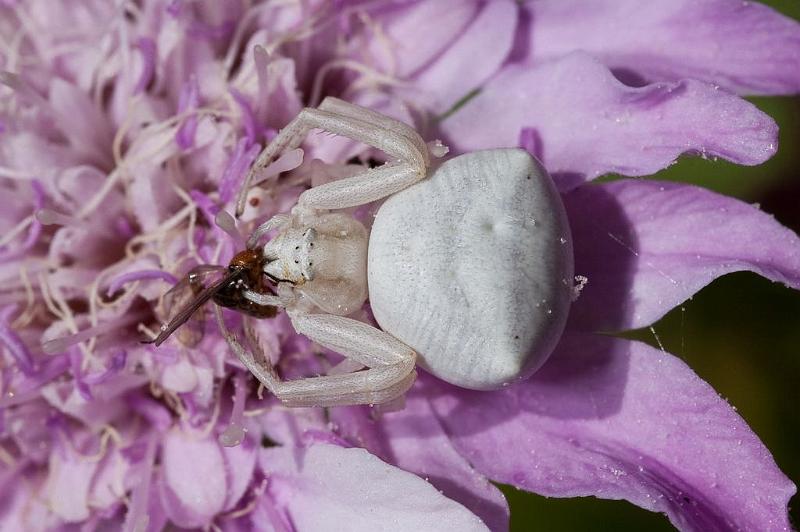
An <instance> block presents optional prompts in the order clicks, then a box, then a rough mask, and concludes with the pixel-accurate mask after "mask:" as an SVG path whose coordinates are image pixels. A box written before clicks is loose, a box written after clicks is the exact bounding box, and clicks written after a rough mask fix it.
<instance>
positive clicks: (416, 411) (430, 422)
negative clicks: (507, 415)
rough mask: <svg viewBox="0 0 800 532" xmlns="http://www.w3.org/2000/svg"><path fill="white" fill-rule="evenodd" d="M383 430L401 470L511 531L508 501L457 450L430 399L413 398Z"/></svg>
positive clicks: (494, 526) (497, 527)
mask: <svg viewBox="0 0 800 532" xmlns="http://www.w3.org/2000/svg"><path fill="white" fill-rule="evenodd" d="M380 428H381V429H382V432H383V433H384V434H385V437H386V439H387V441H388V443H389V446H390V447H391V453H392V463H394V464H395V465H396V466H397V467H399V468H401V469H405V470H406V471H410V472H412V473H416V474H417V475H419V476H421V477H423V478H424V479H426V480H427V481H428V482H430V483H431V484H433V486H434V487H435V488H437V489H438V490H439V491H441V492H442V494H443V495H444V496H445V497H448V498H450V499H453V500H454V501H458V502H459V503H461V504H463V505H464V506H466V507H467V508H468V509H469V510H471V511H472V512H473V513H475V515H477V516H478V517H480V518H481V519H482V520H483V522H484V523H485V524H486V526H488V527H489V528H490V529H491V530H508V515H509V514H508V503H506V499H505V497H504V496H503V494H502V493H501V492H500V490H499V489H497V488H496V487H495V486H494V485H493V484H492V483H491V482H489V481H488V479H487V478H486V477H484V476H483V475H481V474H480V473H478V472H477V471H475V470H474V469H473V468H472V466H471V465H470V464H469V462H468V461H467V460H465V459H464V458H463V457H462V456H461V455H459V454H458V452H457V451H456V450H455V449H454V448H453V444H452V443H451V442H450V440H449V438H448V437H447V435H446V434H445V432H444V430H443V429H442V425H441V423H440V422H439V421H438V420H437V419H436V417H435V415H434V413H433V411H432V410H431V407H430V404H429V403H428V401H427V399H425V398H424V397H423V396H421V395H419V394H412V395H409V396H408V397H407V399H406V405H405V408H404V409H402V410H400V411H398V412H392V413H389V414H386V415H384V416H383V420H382V422H381V423H380Z"/></svg>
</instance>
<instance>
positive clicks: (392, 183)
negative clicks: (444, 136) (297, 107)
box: [236, 98, 430, 216]
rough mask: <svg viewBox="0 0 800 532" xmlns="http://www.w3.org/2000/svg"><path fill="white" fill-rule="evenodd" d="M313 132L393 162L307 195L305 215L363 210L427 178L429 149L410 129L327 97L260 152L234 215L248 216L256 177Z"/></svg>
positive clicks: (304, 197) (302, 200)
mask: <svg viewBox="0 0 800 532" xmlns="http://www.w3.org/2000/svg"><path fill="white" fill-rule="evenodd" d="M312 129H321V130H323V131H327V132H329V133H333V134H336V135H341V136H344V137H347V138H350V139H353V140H356V141H359V142H363V143H364V144H367V145H369V146H372V147H374V148H377V149H379V150H381V151H383V152H384V153H386V154H387V155H388V156H389V157H390V158H392V159H393V162H392V163H390V164H388V165H385V166H383V167H380V168H376V169H372V170H368V171H366V172H363V173H361V174H357V175H355V176H353V177H350V178H347V179H342V180H340V181H334V182H332V183H327V184H325V185H321V186H319V187H315V188H313V189H311V190H308V191H306V192H304V193H303V194H302V195H301V196H300V200H299V202H298V205H299V206H300V207H301V210H302V209H303V208H305V209H310V210H313V209H342V208H346V207H353V206H355V205H362V204H364V203H369V202H370V201H375V200H377V199H380V198H382V197H385V196H388V195H390V194H394V193H395V192H398V191H400V190H402V189H404V188H406V187H408V186H410V185H412V184H414V183H415V182H417V181H419V180H420V179H423V178H424V177H425V176H426V175H427V172H428V166H429V164H430V155H429V153H428V148H427V146H426V144H425V142H424V141H423V140H422V138H421V137H420V136H419V135H418V134H417V133H416V132H415V131H414V130H413V129H412V128H411V127H409V126H408V125H406V124H403V123H402V122H400V121H397V120H394V119H392V118H389V117H386V116H383V115H381V114H380V113H376V112H375V111H371V110H369V109H365V108H363V107H360V106H358V105H353V104H350V103H347V102H345V101H342V100H338V99H336V98H326V99H325V101H323V102H322V104H321V105H320V106H319V107H318V108H311V107H307V108H305V109H303V110H302V111H300V114H298V115H297V117H295V119H294V120H292V121H291V122H290V123H289V124H288V125H287V126H286V127H285V128H283V129H282V130H281V132H280V133H278V136H277V137H275V139H274V140H273V141H272V142H271V143H270V144H269V145H268V146H267V147H266V148H265V149H264V151H262V152H261V154H260V155H259V156H258V159H257V160H256V162H255V163H254V164H253V166H252V167H251V168H250V171H249V172H248V174H247V177H246V178H245V181H244V184H243V185H242V189H241V190H240V191H239V196H238V198H237V202H236V216H240V215H241V213H242V212H243V211H244V206H245V201H246V198H247V191H248V188H249V187H250V183H251V182H252V180H253V177H254V176H255V174H256V173H257V172H258V171H260V170H261V169H262V168H264V167H266V166H267V165H269V164H270V163H271V162H272V161H273V160H275V158H276V157H277V156H278V155H279V154H280V153H281V152H283V151H284V150H287V149H293V148H296V147H298V146H299V145H300V144H301V143H302V142H303V139H304V138H305V137H306V135H307V134H308V132H309V131H310V130H312Z"/></svg>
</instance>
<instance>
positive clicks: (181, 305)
mask: <svg viewBox="0 0 800 532" xmlns="http://www.w3.org/2000/svg"><path fill="white" fill-rule="evenodd" d="M226 271H227V268H225V267H224V266H211V265H201V266H197V267H195V268H193V269H192V270H190V271H189V273H188V274H187V275H186V277H184V278H183V279H181V280H180V281H179V282H178V284H176V285H175V286H173V287H172V288H171V289H170V290H169V291H168V292H167V293H166V294H164V302H163V306H164V308H165V309H166V310H167V315H168V316H169V321H168V323H167V325H166V327H163V328H162V329H161V332H160V333H159V335H158V337H157V338H156V339H155V340H153V342H152V343H155V344H156V345H161V344H162V343H163V342H164V341H165V340H166V339H167V338H168V337H169V336H170V335H171V334H173V333H175V334H177V336H178V340H179V341H180V342H181V343H182V344H183V345H185V346H187V347H194V346H195V345H197V344H199V343H200V341H201V340H202V339H203V331H204V329H205V323H204V321H205V320H204V316H205V313H204V312H202V311H198V310H200V307H202V306H203V304H204V303H206V302H207V301H208V300H209V299H211V298H212V297H213V296H214V293H215V292H216V291H217V290H219V289H220V287H222V286H223V285H224V284H225V282H227V281H228V280H229V279H228V277H230V278H231V279H232V278H233V277H231V276H230V275H223V276H222V277H220V275H221V274H223V273H224V272H226ZM176 331H177V332H176Z"/></svg>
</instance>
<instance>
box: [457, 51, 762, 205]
mask: <svg viewBox="0 0 800 532" xmlns="http://www.w3.org/2000/svg"><path fill="white" fill-rule="evenodd" d="M525 128H533V129H534V131H535V133H536V137H538V140H539V146H540V148H541V151H540V152H539V153H536V155H537V156H538V157H539V158H540V159H541V160H542V161H543V162H544V164H545V166H546V167H547V169H548V170H549V171H550V173H551V174H553V175H554V177H555V178H556V180H557V181H558V184H559V188H561V189H562V190H563V189H565V188H570V187H571V186H575V185H576V184H578V183H579V182H580V181H583V180H586V179H592V178H595V177H597V176H600V175H602V174H606V173H611V172H616V173H620V174H625V175H648V174H652V173H654V172H657V171H658V170H661V169H662V168H665V167H666V166H669V165H670V164H671V163H672V162H673V161H674V160H675V159H676V158H677V157H678V156H679V155H680V154H682V153H686V152H700V153H702V154H703V155H709V156H720V157H724V158H725V159H728V160H731V161H733V162H736V163H740V164H748V165H752V164H758V163H761V162H764V161H765V160H766V159H768V158H769V157H770V156H772V154H773V153H774V152H775V150H776V144H777V126H776V125H775V122H774V121H773V120H772V118H770V117H769V116H767V115H765V114H764V113H762V112H761V111H759V110H758V109H757V108H756V107H755V106H753V105H752V104H750V103H748V102H746V101H744V100H742V99H741V98H738V97H736V96H733V95H731V94H729V93H727V92H725V91H722V90H716V89H715V88H714V87H712V86H710V85H706V84H705V83H700V82H697V81H692V80H685V81H681V82H678V83H671V84H667V83H660V84H654V85H648V86H646V87H641V88H631V87H627V86H625V85H623V84H622V83H620V82H619V81H618V80H617V79H616V78H615V77H614V76H613V75H612V74H611V72H610V71H609V70H608V69H607V68H606V67H605V66H603V65H602V64H600V63H599V62H597V61H596V60H595V59H593V58H591V57H589V56H588V55H586V54H583V53H574V54H571V55H569V56H567V57H565V58H563V59H561V60H558V61H555V62H552V63H547V64H545V65H542V66H539V67H536V68H532V67H530V66H509V67H506V68H505V69H504V70H503V71H502V72H501V73H500V74H499V75H498V76H497V77H495V78H494V79H493V80H492V81H490V82H489V83H488V84H487V85H486V86H485V87H484V88H483V90H482V91H481V92H480V94H478V95H477V96H476V97H475V98H473V99H472V100H470V101H469V102H467V103H466V104H465V105H464V106H463V107H462V108H461V109H460V110H458V111H456V112H455V113H454V114H453V115H452V116H451V117H450V118H447V119H446V120H444V121H443V122H442V131H443V133H445V135H446V137H447V138H446V143H447V144H448V145H449V146H450V147H451V148H454V149H455V150H457V151H461V152H466V151H473V150H477V149H482V148H498V147H508V146H516V145H517V144H518V143H519V140H520V139H519V137H520V132H521V131H523V129H525ZM530 134H531V132H528V133H527V135H530Z"/></svg>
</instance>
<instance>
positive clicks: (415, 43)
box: [358, 0, 480, 78]
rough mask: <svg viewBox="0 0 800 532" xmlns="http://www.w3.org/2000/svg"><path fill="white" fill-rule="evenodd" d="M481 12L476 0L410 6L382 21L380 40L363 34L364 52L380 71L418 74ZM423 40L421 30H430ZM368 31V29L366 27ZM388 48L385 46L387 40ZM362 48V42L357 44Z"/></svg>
mask: <svg viewBox="0 0 800 532" xmlns="http://www.w3.org/2000/svg"><path fill="white" fill-rule="evenodd" d="M479 11H480V3H479V2H478V1H477V0H467V1H464V0H444V1H441V2H416V3H409V4H406V6H403V8H401V9H399V10H396V11H394V12H390V13H388V14H387V15H386V16H384V17H383V20H382V21H381V22H382V24H381V38H377V39H376V38H375V36H374V35H372V34H371V33H370V34H369V35H366V36H365V37H366V42H367V43H368V44H367V52H368V53H369V54H370V55H371V56H372V61H370V62H375V63H377V64H378V65H381V66H383V69H384V70H386V71H388V72H392V73H394V74H395V75H397V76H399V77H401V78H405V77H411V76H414V75H415V74H417V73H418V72H419V71H421V70H422V69H424V68H425V66H426V65H428V64H430V63H432V62H434V61H436V58H437V57H438V56H439V55H440V54H442V53H443V52H445V51H446V50H447V48H448V47H449V46H450V45H451V44H452V43H453V42H454V41H456V40H457V39H458V37H459V35H461V34H462V33H463V32H464V31H465V30H466V29H467V28H468V27H469V24H470V22H471V21H472V20H473V19H474V18H475V17H476V16H477V14H478V13H479ZM432 27H435V31H430V32H429V33H428V34H427V36H426V38H425V39H420V38H419V31H420V28H432ZM368 29H369V28H368ZM387 39H388V42H389V43H390V45H388V46H387V41H386V40H387ZM358 44H359V45H361V43H360V42H359V43H358Z"/></svg>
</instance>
